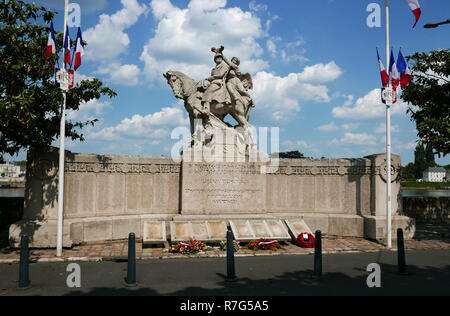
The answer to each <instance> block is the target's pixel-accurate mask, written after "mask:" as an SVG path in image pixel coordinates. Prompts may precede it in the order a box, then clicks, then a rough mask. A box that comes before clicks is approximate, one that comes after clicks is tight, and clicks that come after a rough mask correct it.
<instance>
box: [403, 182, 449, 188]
mask: <svg viewBox="0 0 450 316" xmlns="http://www.w3.org/2000/svg"><path fill="white" fill-rule="evenodd" d="M401 189H402V190H450V182H416V181H402V183H401Z"/></svg>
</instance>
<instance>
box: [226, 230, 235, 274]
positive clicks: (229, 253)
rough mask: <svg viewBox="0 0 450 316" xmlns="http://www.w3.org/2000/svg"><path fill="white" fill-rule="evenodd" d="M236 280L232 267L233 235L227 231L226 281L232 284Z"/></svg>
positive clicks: (233, 267)
mask: <svg viewBox="0 0 450 316" xmlns="http://www.w3.org/2000/svg"><path fill="white" fill-rule="evenodd" d="M235 280H236V271H235V266H234V245H233V233H232V232H231V230H227V278H226V281H229V282H232V281H235Z"/></svg>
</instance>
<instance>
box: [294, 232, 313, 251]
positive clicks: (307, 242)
mask: <svg viewBox="0 0 450 316" xmlns="http://www.w3.org/2000/svg"><path fill="white" fill-rule="evenodd" d="M297 244H298V245H299V246H300V247H302V248H314V246H315V238H314V236H313V235H311V234H310V233H301V234H299V235H298V236H297Z"/></svg>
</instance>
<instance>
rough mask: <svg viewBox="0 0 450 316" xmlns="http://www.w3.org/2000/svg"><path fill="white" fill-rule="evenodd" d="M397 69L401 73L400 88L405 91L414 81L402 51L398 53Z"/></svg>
mask: <svg viewBox="0 0 450 316" xmlns="http://www.w3.org/2000/svg"><path fill="white" fill-rule="evenodd" d="M397 69H398V72H399V73H400V86H401V87H402V89H405V88H406V87H407V86H408V84H409V83H410V82H411V81H412V80H413V79H414V77H413V76H412V75H411V70H409V67H408V64H407V63H406V60H405V57H403V54H402V51H399V52H398V58H397Z"/></svg>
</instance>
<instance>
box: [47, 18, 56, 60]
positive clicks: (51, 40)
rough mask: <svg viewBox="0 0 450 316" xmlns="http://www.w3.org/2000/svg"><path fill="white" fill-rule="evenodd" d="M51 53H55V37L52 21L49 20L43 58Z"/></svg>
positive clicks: (48, 56)
mask: <svg viewBox="0 0 450 316" xmlns="http://www.w3.org/2000/svg"><path fill="white" fill-rule="evenodd" d="M52 54H56V38H55V30H54V29H53V22H50V33H49V34H48V42H47V49H46V50H45V58H47V59H49V58H50V56H51V55H52Z"/></svg>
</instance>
